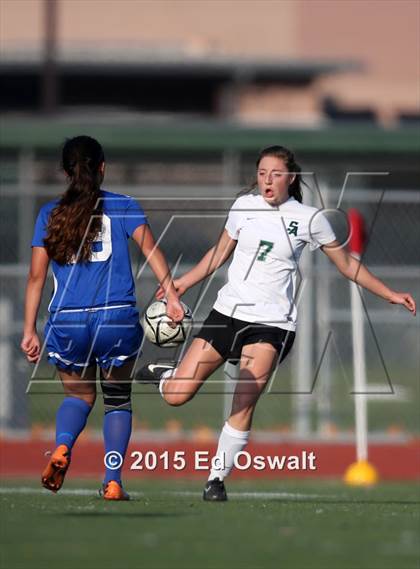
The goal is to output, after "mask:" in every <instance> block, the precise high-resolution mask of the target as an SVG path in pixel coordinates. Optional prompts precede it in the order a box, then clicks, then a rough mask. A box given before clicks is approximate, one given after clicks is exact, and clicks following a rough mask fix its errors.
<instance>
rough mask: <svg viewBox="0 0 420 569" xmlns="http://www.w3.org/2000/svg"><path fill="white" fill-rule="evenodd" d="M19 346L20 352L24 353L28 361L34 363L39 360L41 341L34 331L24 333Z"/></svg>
mask: <svg viewBox="0 0 420 569" xmlns="http://www.w3.org/2000/svg"><path fill="white" fill-rule="evenodd" d="M20 347H21V349H22V352H23V353H24V354H25V355H26V359H27V360H28V362H31V363H33V364H35V363H37V362H38V361H39V358H40V356H41V342H40V341H39V338H38V334H37V333H36V332H32V333H29V334H28V333H26V334H24V335H23V338H22V342H21V343H20Z"/></svg>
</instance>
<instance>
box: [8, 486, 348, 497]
mask: <svg viewBox="0 0 420 569" xmlns="http://www.w3.org/2000/svg"><path fill="white" fill-rule="evenodd" d="M98 486H99V485H98ZM59 493H60V495H62V496H90V497H92V496H98V490H94V489H87V488H67V489H66V488H64V489H63V490H60V492H59ZM0 494H11V495H12V494H26V495H40V494H43V495H44V496H51V495H53V494H52V492H49V491H48V490H45V489H43V488H31V487H30V486H17V487H12V486H5V487H4V488H0ZM129 494H130V496H132V497H133V498H142V497H144V496H145V495H146V494H161V495H162V494H163V495H166V496H179V497H184V498H187V497H197V496H201V491H199V490H197V491H195V492H193V491H188V490H186V491H170V490H167V491H165V490H164V491H161V492H158V491H155V492H154V491H151V492H147V493H146V492H137V491H130V492H129ZM229 497H232V498H240V499H241V498H242V499H249V498H250V499H254V500H269V499H278V498H285V499H286V498H287V499H294V500H306V499H308V498H309V499H310V498H325V497H326V496H325V494H301V493H296V492H229ZM338 497H339V496H332V495H328V498H329V499H335V498H338Z"/></svg>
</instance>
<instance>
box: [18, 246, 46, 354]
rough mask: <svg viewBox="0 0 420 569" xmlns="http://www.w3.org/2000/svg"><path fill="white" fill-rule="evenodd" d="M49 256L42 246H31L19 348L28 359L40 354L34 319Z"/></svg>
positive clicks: (35, 318) (39, 302)
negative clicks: (21, 336) (23, 319)
mask: <svg viewBox="0 0 420 569" xmlns="http://www.w3.org/2000/svg"><path fill="white" fill-rule="evenodd" d="M49 262H50V260H49V258H48V255H47V251H46V249H45V248H44V247H33V248H32V258H31V266H30V269H29V274H28V279H27V285H26V294H25V321H24V328H23V338H22V342H21V348H22V350H23V352H24V353H25V354H26V357H27V359H28V361H30V362H33V363H35V362H37V361H38V360H39V356H40V341H39V338H38V334H37V331H36V320H37V316H38V310H39V305H40V304H41V297H42V291H43V289H44V285H45V279H46V278H47V273H48V265H49Z"/></svg>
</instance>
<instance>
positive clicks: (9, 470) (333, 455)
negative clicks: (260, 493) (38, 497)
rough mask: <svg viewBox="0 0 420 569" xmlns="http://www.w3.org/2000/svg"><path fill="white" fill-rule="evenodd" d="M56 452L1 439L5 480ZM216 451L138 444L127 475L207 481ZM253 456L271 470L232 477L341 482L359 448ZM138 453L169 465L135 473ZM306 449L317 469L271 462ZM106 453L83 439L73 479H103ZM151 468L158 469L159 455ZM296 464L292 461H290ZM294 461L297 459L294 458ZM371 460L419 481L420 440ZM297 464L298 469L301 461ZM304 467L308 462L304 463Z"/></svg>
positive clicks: (394, 476)
mask: <svg viewBox="0 0 420 569" xmlns="http://www.w3.org/2000/svg"><path fill="white" fill-rule="evenodd" d="M50 450H53V443H52V442H48V441H40V440H33V441H16V440H13V441H11V440H1V441H0V477H2V478H12V477H27V478H31V477H39V476H40V473H41V472H42V470H43V468H44V466H45V464H46V462H47V460H48V458H47V457H46V455H45V453H46V452H47V451H50ZM215 450H216V447H215V445H214V444H212V443H202V442H191V441H177V442H171V443H166V444H165V443H162V444H160V443H155V442H153V443H152V442H147V441H143V442H142V443H140V442H133V443H132V444H131V446H130V448H129V450H128V453H127V458H126V462H125V465H124V477H133V478H135V477H138V478H156V477H159V478H165V477H176V478H186V477H187V478H195V477H197V478H200V479H202V478H204V477H205V476H206V470H198V469H196V468H195V467H196V462H195V460H196V455H197V452H198V451H201V452H203V453H204V454H203V455H201V456H203V457H206V454H205V452H206V451H208V455H207V456H208V457H209V458H211V457H212V456H213V454H214V452H215ZM246 450H247V452H249V454H250V455H251V457H255V456H256V455H261V456H262V457H264V459H265V462H266V464H265V468H264V469H262V470H256V469H255V468H253V467H250V468H247V469H244V470H238V469H235V470H234V472H233V473H232V475H233V476H234V477H235V478H261V479H262V478H264V479H279V478H283V477H284V478H289V479H290V478H319V477H321V478H341V477H342V476H343V473H344V471H345V470H346V468H347V467H348V466H349V465H350V464H351V463H352V462H354V460H355V449H354V445H353V444H339V443H310V442H308V443H303V442H302V443H295V442H293V443H279V444H272V443H269V444H268V443H255V442H254V443H250V444H249V445H248V447H247V449H246ZM133 451H141V452H142V453H143V454H144V453H147V452H148V451H152V453H155V454H156V456H159V455H161V454H162V453H164V452H165V451H168V453H167V459H168V465H167V468H165V464H164V459H163V458H161V459H158V461H157V466H156V468H154V469H153V470H150V469H147V468H146V465H145V461H144V460H143V461H142V463H141V465H142V466H143V469H142V470H131V469H130V466H132V465H133V464H134V462H135V457H131V453H132V452H133ZM175 451H183V452H184V455H183V458H184V459H185V467H184V468H182V469H180V470H176V469H175V468H174V461H173V458H174V453H175ZM304 451H306V453H307V457H308V456H309V453H313V454H314V456H315V459H314V464H315V466H316V470H310V469H309V468H308V467H309V466H310V462H309V460H308V459H307V461H306V466H307V469H306V470H304V469H302V468H300V469H298V470H296V469H291V470H290V469H287V468H284V469H283V470H278V469H272V468H270V467H269V466H268V464H267V457H268V456H271V457H274V456H279V457H280V459H281V457H282V456H285V457H286V458H287V457H291V456H298V457H299V458H301V457H302V453H303V452H304ZM246 458H247V457H246V456H242V457H241V463H242V464H243V465H245V461H246ZM103 459H104V452H103V447H102V443H101V442H98V441H83V440H81V441H79V442H78V444H77V445H76V446H75V448H74V450H73V456H72V465H71V475H72V477H95V478H100V477H101V476H102V473H103ZM149 459H152V460H151V462H150V463H149V466H151V467H153V455H149ZM289 460H290V459H289ZM292 460H293V459H292ZM369 460H370V462H371V463H372V464H373V465H374V466H375V467H376V469H377V470H378V473H379V476H380V479H381V480H395V481H396V480H418V479H420V439H412V440H410V441H408V442H405V443H389V444H371V445H369ZM292 466H297V465H296V463H295V464H292ZM300 466H302V464H301V465H300Z"/></svg>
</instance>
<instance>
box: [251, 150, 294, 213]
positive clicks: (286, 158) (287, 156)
mask: <svg viewBox="0 0 420 569" xmlns="http://www.w3.org/2000/svg"><path fill="white" fill-rule="evenodd" d="M265 156H275V157H276V158H280V159H281V160H283V162H284V163H285V165H286V168H287V171H288V172H290V173H291V174H295V179H294V180H293V182H292V183H291V184H290V186H289V196H290V197H293V198H295V200H297V201H298V202H300V203H302V199H303V198H302V187H301V184H302V180H301V175H300V173H301V172H302V168H301V167H300V166H299V164H298V163H297V162H296V158H295V155H294V154H293V152H292V151H291V150H289V149H288V148H286V147H285V146H268V147H267V148H264V149H263V150H261V152H260V153H259V155H258V158H257V162H256V166H257V169H258V167H259V165H260V162H261V160H262V159H263V158H264V157H265ZM256 187H257V182H254V183H253V184H252V186H251V187H250V188H247V189H246V190H244V191H243V192H241V194H240V195H243V194H246V193H249V192H250V191H253V190H255V188H256Z"/></svg>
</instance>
